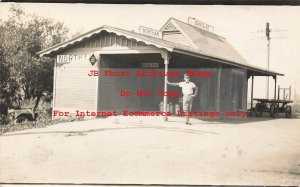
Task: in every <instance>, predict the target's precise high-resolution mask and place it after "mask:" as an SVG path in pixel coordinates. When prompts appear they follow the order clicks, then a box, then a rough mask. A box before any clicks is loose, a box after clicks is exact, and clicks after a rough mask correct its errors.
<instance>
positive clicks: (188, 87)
mask: <svg viewBox="0 0 300 187" xmlns="http://www.w3.org/2000/svg"><path fill="white" fill-rule="evenodd" d="M178 85H179V87H181V88H182V94H183V95H193V93H194V91H193V89H194V88H195V87H196V85H195V84H194V83H193V82H180V83H179V84H178Z"/></svg>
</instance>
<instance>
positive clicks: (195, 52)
mask: <svg viewBox="0 0 300 187" xmlns="http://www.w3.org/2000/svg"><path fill="white" fill-rule="evenodd" d="M171 19H173V20H175V19H174V18H171ZM175 21H176V24H177V25H178V26H179V27H180V28H182V30H183V32H185V33H186V35H191V36H190V37H191V40H192V42H193V43H194V44H195V45H196V47H191V46H186V45H182V44H179V43H174V42H171V41H167V40H164V39H161V38H156V37H152V36H149V35H145V34H140V33H136V32H133V31H128V30H124V29H119V28H115V27H110V26H106V25H104V26H102V27H99V28H96V29H94V30H91V31H89V32H87V33H84V34H82V35H80V36H77V37H75V38H72V39H70V40H68V41H65V42H62V43H60V44H57V45H54V46H52V47H49V48H47V49H44V50H42V51H40V52H38V53H37V54H38V55H40V56H52V55H54V54H57V53H59V52H60V51H62V50H64V49H66V48H69V47H71V46H74V45H76V44H78V43H80V42H82V41H84V40H86V39H88V38H91V37H92V36H94V35H96V34H99V33H101V32H102V31H106V32H109V33H115V34H117V35H119V36H125V37H126V38H128V39H135V40H137V41H142V42H144V43H145V44H147V45H154V46H156V47H158V48H163V49H166V50H168V51H170V52H177V53H183V54H188V55H192V56H196V57H199V58H207V59H211V60H214V61H219V62H221V63H224V64H229V65H233V66H235V67H242V68H246V69H249V70H251V71H253V72H259V73H262V74H263V75H272V76H273V75H283V74H281V73H277V72H274V71H270V70H266V69H262V68H260V67H257V66H253V65H250V64H247V63H246V61H245V60H244V59H243V58H242V57H241V56H240V55H239V54H238V53H237V52H236V51H235V50H234V49H233V47H232V46H231V45H230V44H229V43H228V42H227V41H226V39H225V38H223V37H220V36H218V35H216V34H213V33H209V32H207V31H204V30H202V29H198V28H195V27H193V26H190V25H188V24H185V23H183V22H181V21H179V20H175ZM195 34H196V35H200V37H199V38H197V37H196V36H193V35H195ZM214 40H220V41H218V42H216V41H214ZM203 43H204V44H205V45H203ZM222 49H223V51H222ZM226 53H228V54H226Z"/></svg>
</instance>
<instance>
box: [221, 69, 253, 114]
mask: <svg viewBox="0 0 300 187" xmlns="http://www.w3.org/2000/svg"><path fill="white" fill-rule="evenodd" d="M220 86H221V90H220V91H221V92H220V111H222V112H228V111H236V110H240V111H246V110H247V87H248V85H247V73H246V70H244V69H240V68H223V69H222V71H221V85H220Z"/></svg>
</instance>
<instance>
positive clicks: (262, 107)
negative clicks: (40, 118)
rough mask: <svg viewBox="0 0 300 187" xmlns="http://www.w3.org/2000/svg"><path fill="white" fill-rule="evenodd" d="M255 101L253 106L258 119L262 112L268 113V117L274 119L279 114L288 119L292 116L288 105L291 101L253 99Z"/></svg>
mask: <svg viewBox="0 0 300 187" xmlns="http://www.w3.org/2000/svg"><path fill="white" fill-rule="evenodd" d="M253 100H255V101H257V104H256V105H255V109H254V111H255V115H256V117H260V116H261V115H262V113H263V112H268V113H270V116H271V117H273V118H275V117H276V116H278V114H279V113H284V114H285V117H287V118H290V117H291V114H292V108H291V106H290V105H289V104H290V103H292V102H293V101H290V100H278V99H253Z"/></svg>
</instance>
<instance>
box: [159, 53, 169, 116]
mask: <svg viewBox="0 0 300 187" xmlns="http://www.w3.org/2000/svg"><path fill="white" fill-rule="evenodd" d="M161 57H162V58H163V59H164V65H165V75H166V74H167V73H168V65H169V60H170V56H169V54H168V52H163V53H161ZM167 81H168V76H165V84H164V93H166V92H167V91H168V85H167ZM167 103H168V97H167V96H166V94H164V112H167ZM164 121H168V117H167V116H165V117H164Z"/></svg>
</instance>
